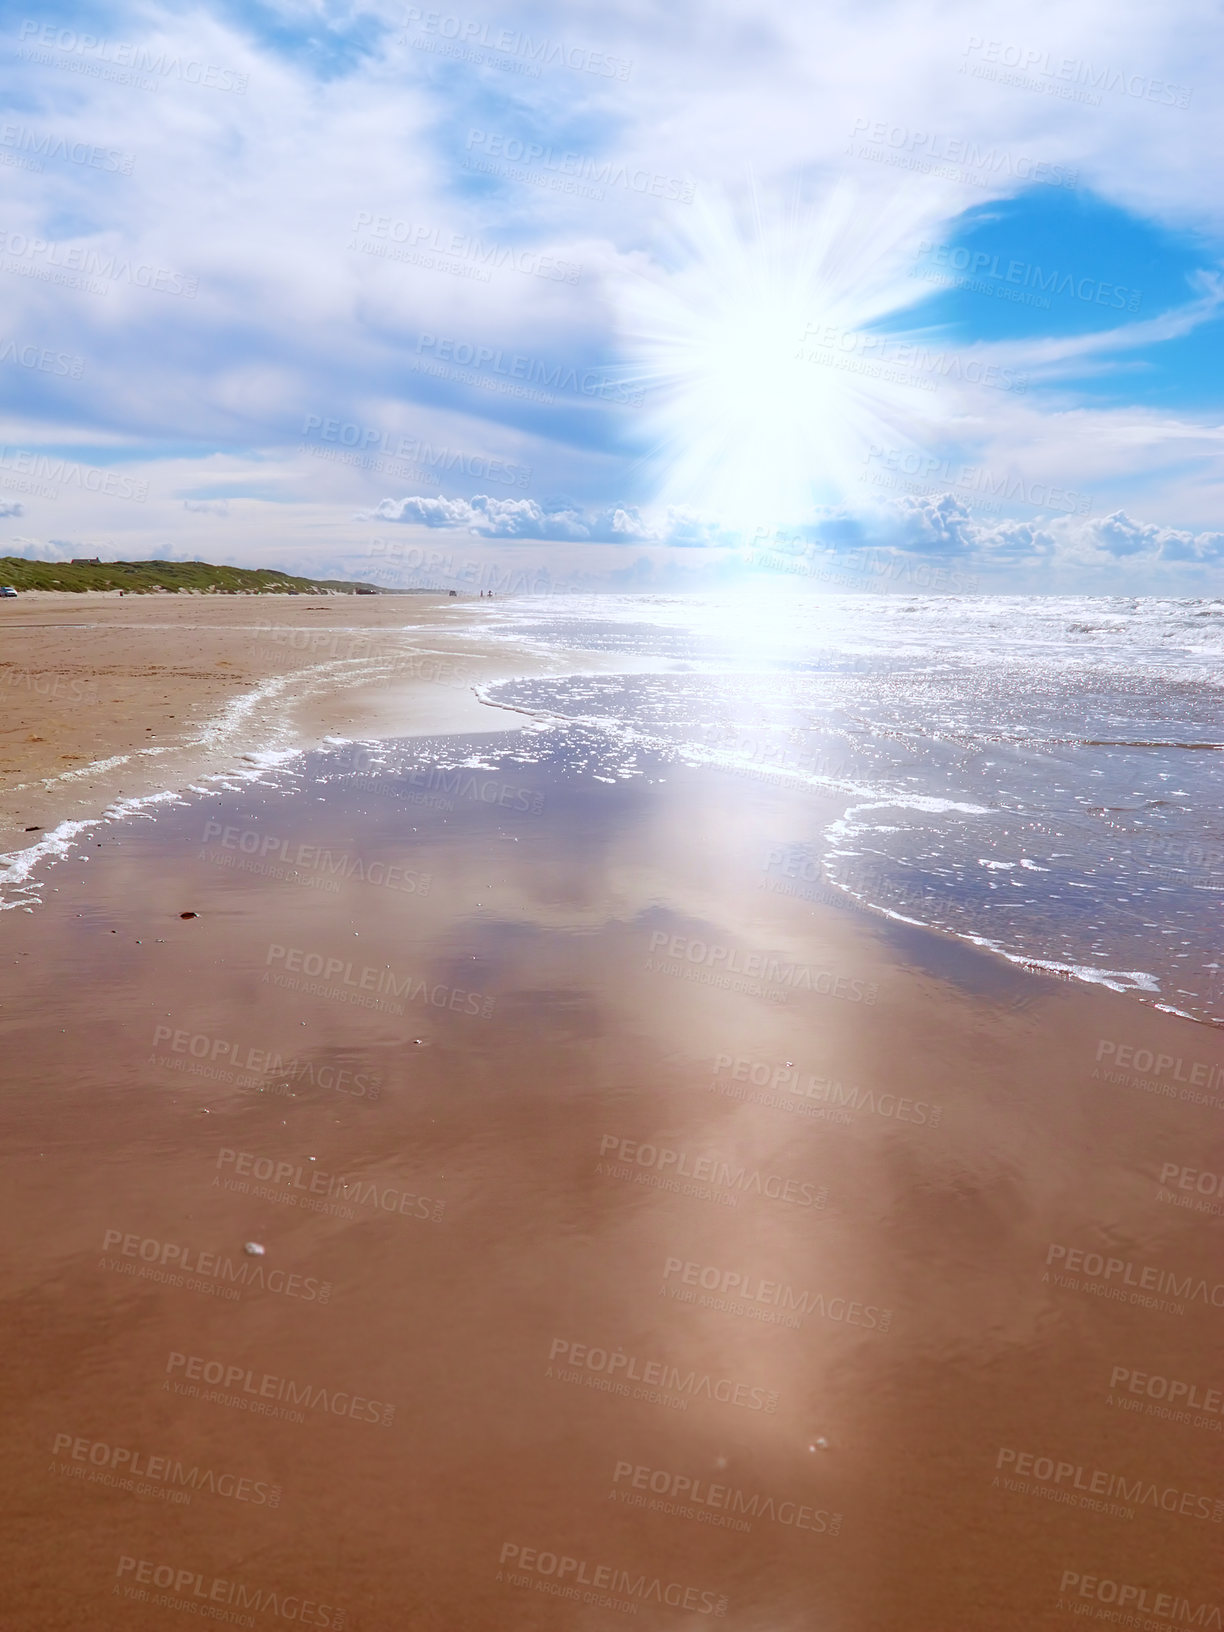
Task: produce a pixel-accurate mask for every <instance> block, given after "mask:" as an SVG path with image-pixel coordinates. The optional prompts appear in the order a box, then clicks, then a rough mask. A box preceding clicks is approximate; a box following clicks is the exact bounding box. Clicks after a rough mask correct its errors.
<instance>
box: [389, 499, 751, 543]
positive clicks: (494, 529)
mask: <svg viewBox="0 0 1224 1632" xmlns="http://www.w3.org/2000/svg"><path fill="white" fill-rule="evenodd" d="M361 519H370V520H376V521H398V522H405V523H408V524H410V525H414V526H417V527H431V528H440V529H444V530H447V531H450V532H464V533H475V534H477V535H478V536H479V537H482V538H530V539H540V540H543V541H545V542H547V541H549V540H562V541H564V540H582V541H586V542H589V543H594V544H629V543H637V544H671V545H677V546H681V547H683V546H689V547H694V548H700V547H703V546H706V545H710V544H730V543H733V542H735V541H736V539H735V535H733V534H731V533H729V532H728V531H727V530H726V528H724V527H723V526H721V524H720V523H719V522H718V521H716V520H715V519H714V518H713V517H710V516H703V515H701V514H700V513H699V512H698V511H696V510H689V509H684V508H682V507H677V506H669V507H668V508H667V509H666V510H664V511H663V512H662V513H661V515H660V518H659V520H658V521H657V522H656V523H653V524H652V523H651V522H650V521H648V520H647V519H646V518H645V517H644V516H643V515H642V512H641V510H640V509H639V508H638V507H637V506H636V505H631V504H622V505H612V506H610V507H609V508H606V509H599V510H590V511H584V510H582V509H580V508H578V507H577V506H575V505H570V504H564V505H558V506H555V507H549V506H546V505H542V504H539V503H537V501H536V500H535V499H497V498H490V497H489V496H488V494H485V493H477V494H474V495H473V497H472V498H470V499H445V498H426V497H423V496H421V495H412V496H410V497H408V498H403V499H384V500H383V501H382V503H381V504H379V505H377V506H376V507H375V509H374V510H373V511H372V512H370V513H369V516H368V517H362V518H361Z"/></svg>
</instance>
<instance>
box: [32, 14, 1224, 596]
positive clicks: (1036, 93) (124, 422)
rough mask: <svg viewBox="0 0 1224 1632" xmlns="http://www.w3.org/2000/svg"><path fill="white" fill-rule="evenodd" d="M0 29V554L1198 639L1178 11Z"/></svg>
mask: <svg viewBox="0 0 1224 1632" xmlns="http://www.w3.org/2000/svg"><path fill="white" fill-rule="evenodd" d="M454 3H455V8H456V9H454V10H446V9H443V10H437V11H431V10H429V9H427V7H425V6H411V5H409V6H405V5H402V4H400V3H399V0H394V3H393V0H373V3H369V4H366V3H362V0H352V3H331V0H315V3H297V0H279V3H278V0H242V3H237V0H235V3H234V4H226V3H221V0H218V3H214V4H212V5H207V6H194V5H179V6H169V5H164V4H159V3H156V0H147V3H119V4H114V5H97V6H94V5H75V6H62V5H58V4H56V3H55V0H51V3H50V4H40V5H39V6H38V7H37V8H34V7H30V8H29V10H25V9H23V8H22V5H21V0H17V3H16V4H15V5H13V6H10V7H8V8H6V13H5V17H4V19H2V20H0V46H2V48H3V61H4V67H3V73H4V76H5V85H4V93H5V94H4V111H3V113H2V114H0V187H2V188H3V190H4V194H5V206H4V209H3V212H2V213H0V291H2V293H3V299H2V301H0V389H2V390H3V399H2V408H0V412H2V414H3V423H2V425H0V555H4V554H8V555H22V556H29V557H35V558H38V559H44V560H56V559H63V558H67V557H71V556H95V555H96V556H100V557H102V558H104V559H127V560H137V559H149V558H156V557H165V558H170V559H187V560H190V559H203V560H211V561H218V562H225V563H231V564H237V565H242V566H274V567H283V568H285V569H288V570H292V571H298V572H304V573H308V574H311V575H314V576H320V577H345V578H359V579H365V580H368V581H372V582H376V583H380V584H383V585H385V586H387V587H393V586H398V587H414V586H432V587H439V586H457V587H459V588H460V589H462V590H464V591H467V590H472V591H475V590H476V589H477V588H486V589H497V590H498V591H501V592H503V593H504V592H507V591H514V590H520V591H521V590H529V591H536V592H544V591H548V590H560V591H565V590H617V591H625V590H642V591H657V592H661V593H677V592H684V591H688V590H691V591H694V592H701V593H705V592H709V591H714V590H728V589H729V590H733V591H734V590H736V589H738V588H739V587H740V586H743V585H745V584H749V583H750V584H752V585H753V586H760V587H761V588H762V589H763V590H764V591H765V592H767V593H769V592H776V593H777V594H784V595H793V594H799V593H812V594H823V593H829V592H837V591H841V590H849V591H856V590H873V591H874V590H889V591H902V592H908V591H914V590H918V589H930V590H935V591H939V592H949V593H975V592H991V593H1034V592H1035V593H1053V594H1067V593H1108V594H1127V595H1129V594H1136V595H1175V596H1183V595H1190V596H1214V595H1217V594H1219V593H1221V583H1222V582H1224V579H1222V573H1224V508H1222V505H1221V496H1222V486H1221V475H1222V467H1221V454H1222V448H1224V428H1222V420H1221V411H1220V399H1221V392H1222V390H1224V387H1222V386H1221V378H1222V370H1221V363H1222V362H1224V266H1222V255H1224V188H1222V186H1221V183H1220V181H1219V179H1218V177H1219V172H1220V166H1219V157H1218V155H1219V153H1220V151H1221V149H1222V148H1224V111H1222V109H1221V104H1220V101H1219V99H1218V97H1216V96H1215V95H1213V87H1214V86H1215V85H1216V84H1218V83H1220V82H1221V79H1222V78H1224V22H1222V21H1221V18H1220V14H1219V11H1218V8H1217V7H1216V6H1214V5H1208V4H1206V3H1203V0H1193V3H1192V0H1167V3H1166V4H1164V5H1162V6H1160V7H1156V6H1153V5H1151V4H1150V0H1140V3H1136V0H1122V3H1119V4H1111V5H1109V6H1105V5H1103V4H1099V3H1095V0H1093V3H1087V0H1060V3H1059V4H1058V5H1053V4H1047V5H1037V6H1032V5H1027V6H1024V7H1021V6H1020V5H1018V4H1016V3H1010V4H1007V5H1002V4H983V3H981V0H974V3H973V4H964V5H960V4H955V3H953V4H949V3H940V4H939V5H935V4H934V3H932V0H927V3H926V4H906V3H889V0H849V3H845V4H840V3H830V0H822V3H821V4H820V5H818V6H810V7H809V6H796V5H794V4H792V3H789V0H787V3H783V0H752V3H751V4H748V3H744V4H735V5H725V4H720V3H718V0H702V3H701V4H690V3H688V0H679V3H677V4H670V5H668V6H666V7H661V6H652V7H646V6H643V5H641V4H640V0H619V3H613V4H612V5H610V6H609V5H607V4H600V5H598V6H596V5H591V4H588V3H585V0H569V3H567V4H564V5H549V4H539V5H523V6H502V7H486V6H484V5H481V6H479V7H477V6H476V5H475V4H473V5H472V6H470V7H469V6H468V5H467V0H454Z"/></svg>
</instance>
